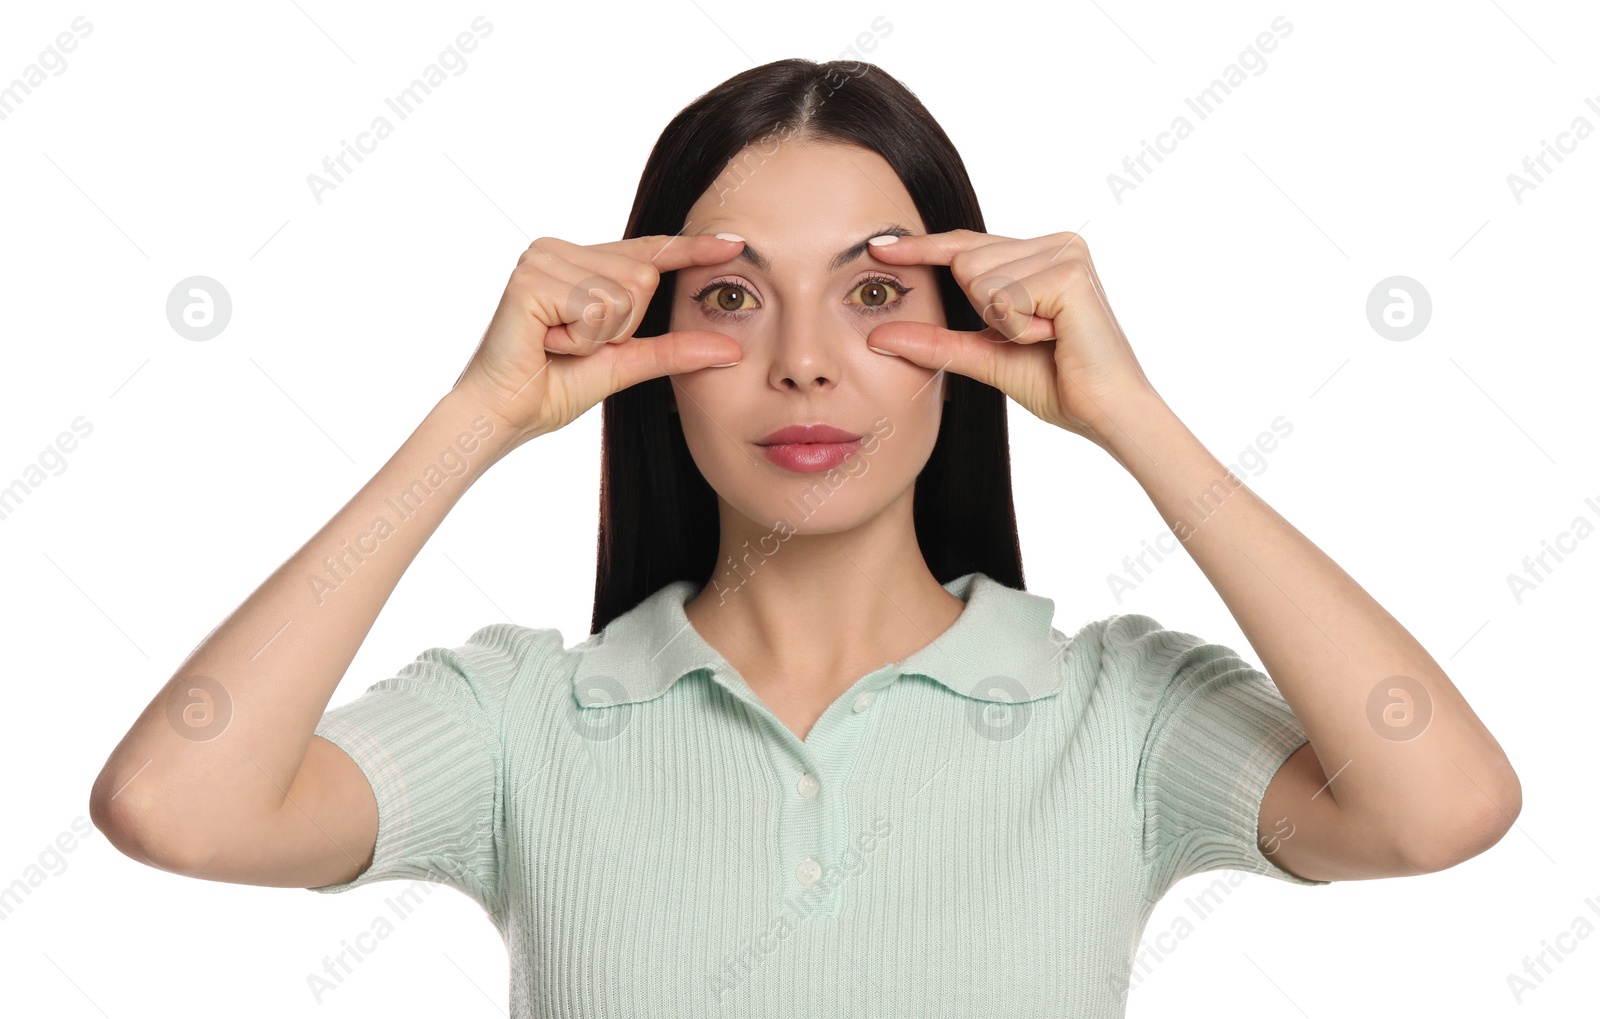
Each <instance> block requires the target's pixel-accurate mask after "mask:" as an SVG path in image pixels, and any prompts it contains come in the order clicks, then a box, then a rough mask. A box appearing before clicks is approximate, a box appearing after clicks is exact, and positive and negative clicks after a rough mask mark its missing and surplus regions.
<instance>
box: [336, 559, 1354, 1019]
mask: <svg viewBox="0 0 1600 1019" xmlns="http://www.w3.org/2000/svg"><path fill="white" fill-rule="evenodd" d="M944 587H945V589H946V590H948V591H950V592H951V593H952V594H954V595H956V596H957V597H959V598H961V599H962V600H963V601H964V602H965V603H966V605H965V608H964V609H963V610H962V612H961V614H960V615H959V616H958V617H957V618H956V621H955V623H954V624H953V625H952V626H951V627H950V628H949V629H948V630H946V631H945V632H944V633H942V634H940V635H939V636H938V638H937V639H935V640H934V641H933V642H932V643H930V644H928V645H927V646H925V647H923V648H922V649H921V650H919V651H917V652H915V653H914V654H912V655H911V656H910V657H908V658H905V659H904V660H902V661H900V662H890V663H887V664H885V665H884V666H882V667H881V668H878V669H875V670H873V671H872V672H869V673H867V674H866V675H864V676H861V677H859V678H858V679H857V680H856V681H855V683H854V684H852V685H851V686H850V687H849V689H848V690H846V691H845V693H844V694H843V695H842V696H840V697H839V698H838V700H836V701H835V702H834V703H833V704H832V705H830V706H829V707H828V709H827V710H826V711H825V712H824V713H823V714H822V716H821V717H820V718H819V719H818V720H817V722H816V724H815V725H814V726H813V728H812V729H811V731H810V732H809V733H808V734H807V736H806V738H805V739H803V740H802V739H800V738H799V737H797V736H796V735H795V734H794V733H793V732H792V731H791V730H790V729H789V728H788V727H787V726H785V725H784V724H783V723H782V722H781V721H779V720H778V718H777V717H776V716H774V715H773V714H772V712H771V711H769V710H768V709H767V708H766V707H765V706H764V705H763V704H762V703H761V701H760V699H759V698H758V697H757V696H756V695H755V693H754V692H753V691H752V690H751V689H750V687H749V686H748V685H747V684H746V683H745V682H744V680H743V679H741V678H740V676H739V675H738V674H737V673H736V672H735V671H734V670H733V668H732V667H731V666H730V665H729V664H728V663H727V661H726V660H724V659H723V657H722V656H721V655H720V654H719V653H718V652H717V651H716V650H715V649H714V648H712V647H711V646H710V645H709V644H707V643H706V642H705V641H704V640H703V639H702V638H701V637H700V636H699V634H698V632H697V631H696V630H695V629H694V628H693V627H692V626H691V625H690V624H689V621H688V618H687V616H686V615H685V613H684V610H683V606H684V603H685V602H686V601H687V600H688V599H689V598H691V597H692V596H693V595H694V594H695V592H696V590H697V587H696V585H694V584H692V583H691V582H689V581H677V582H674V583H671V584H667V585H666V586H664V587H662V588H661V589H659V590H658V591H656V592H655V593H654V594H652V595H650V596H649V597H647V598H646V599H645V600H644V601H642V602H641V603H639V604H638V605H637V606H635V607H634V608H633V609H632V610H631V611H629V612H627V613H626V614H624V615H622V616H619V617H617V618H616V619H615V620H613V621H612V622H611V623H610V624H609V625H608V626H606V627H605V628H604V629H603V630H602V631H601V632H600V633H599V634H592V635H590V636H589V638H588V639H586V640H585V641H584V642H582V643H581V644H578V645H576V646H574V647H572V648H566V647H565V646H564V642H563V640H562V637H561V633H560V632H559V631H558V630H554V629H530V628H528V627H524V626H517V625H513V624H510V623H496V624H493V625H490V626H485V627H483V628H482V629H480V630H478V631H477V632H476V633H474V634H472V636H471V637H470V638H468V640H467V642H466V644H464V645H462V646H460V647H457V648H455V649H452V650H446V649H443V648H430V649H428V650H426V651H424V652H422V654H420V655H419V656H418V657H417V659H416V660H415V661H413V662H411V663H410V664H408V665H406V666H405V667H403V668H402V669H401V670H400V671H399V673H398V674H397V675H395V676H394V677H392V678H389V679H385V680H383V681H381V682H378V683H376V684H374V685H373V686H371V687H370V688H369V689H368V690H367V691H366V692H365V693H363V694H362V695H361V696H359V697H357V698H356V699H355V700H354V701H351V702H350V703H348V704H344V705H342V706H340V707H337V708H334V709H332V710H330V711H328V712H327V713H326V714H325V715H324V716H323V718H322V720H321V721H320V723H319V724H318V726H317V728H316V732H317V734H318V735H320V736H322V737H324V738H326V739H328V740H331V741H332V742H334V743H336V744H337V745H339V746H340V747H341V748H343V749H344V751H345V752H346V753H348V754H349V755H350V757H351V758H352V759H354V761H355V762H356V764H357V765H359V766H360V768H361V770H362V771H363V772H364V773H365V774H366V776H367V779H368V781H369V782H370V783H371V785H372V789H373V792H374V795H375V796H376V798H377V803H378V834H377V843H376V846H375V848H374V857H373V862H372V864H371V866H370V867H368V869H367V870H366V871H365V872H364V873H362V874H361V875H360V876H359V877H357V878H356V879H355V880H353V881H350V882H347V883H345V884H339V885H327V886H323V887H319V888H313V889H311V890H312V891H317V892H343V891H347V890H350V889H353V888H357V887H360V886H362V885H366V884H371V883H373V882H377V881H393V880H402V879H410V880H421V881H429V882H436V883H442V884H447V885H450V886H452V887H454V888H456V889H457V890H459V891H461V892H463V893H465V894H466V895H468V896H471V897H472V898H473V899H474V900H476V901H477V902H478V903H479V904H480V905H481V906H482V907H483V909H484V911H485V912H486V914H487V915H488V916H489V918H490V919H491V920H492V921H493V922H494V924H495V925H496V927H497V928H498V929H499V931H500V933H501V935H502V936H503V937H504V939H505V942H506V948H507V951H508V952H509V953H510V961H511V966H510V969H511V986H510V1005H511V1015H512V1016H519V1017H520V1016H528V1017H533V1016H538V1017H555V1016H563V1017H567V1016H594V1017H599V1016H630V1017H636V1016H645V1015H648V1016H672V1017H676V1016H684V1017H695V1019H701V1017H705V1016H752V1015H761V1016H782V1017H789V1016H794V1017H801V1016H804V1017H807V1019H813V1017H816V1016H819V1015H834V1014H850V1015H875V1016H888V1015H893V1016H935V1015H937V1016H968V1015H971V1016H978V1015H982V1016H985V1017H993V1016H1022V1015H1062V1016H1068V1015H1070V1016H1073V1017H1076V1019H1088V1017H1107V1019H1109V1017H1118V1016H1122V1015H1124V1005H1125V1001H1126V995H1127V991H1128V987H1129V984H1130V981H1135V982H1136V981H1137V980H1138V978H1139V976H1140V974H1141V969H1142V968H1147V967H1148V960H1147V959H1143V958H1141V953H1140V952H1139V942H1140V935H1141V933H1142V932H1143V930H1144V927H1145V924H1146V922H1147V921H1148V919H1149V917H1150V913H1151V910H1152V908H1153V907H1154V906H1155V904H1156V901H1157V900H1158V899H1159V898H1160V897H1161V895H1162V894H1163V893H1164V892H1165V891H1166V890H1167V889H1168V888H1169V887H1170V886H1171V885H1172V884H1173V883H1174V882H1175V881H1177V880H1178V879H1180V878H1182V877H1185V876H1187V875H1191V874H1196V873H1200V872H1205V871H1212V870H1219V869H1223V868H1228V869H1230V870H1232V871H1237V872H1243V873H1241V874H1239V875H1238V879H1240V880H1249V879H1250V878H1249V877H1248V876H1247V875H1248V874H1251V873H1253V874H1257V875H1267V876H1270V877H1272V878H1276V879H1279V880H1283V881H1288V882H1291V883H1295V884H1303V885H1322V884H1327V883H1328V882H1326V881H1311V880H1307V879H1303V878H1299V877H1296V876H1294V875H1292V874H1290V873H1288V872H1287V871H1285V870H1282V869H1281V868H1279V867H1278V866H1276V865H1275V864H1274V863H1273V862H1272V859H1271V857H1269V856H1267V855H1265V854H1264V853H1263V852H1262V848H1261V846H1260V845H1259V844H1258V842H1257V838H1256V820H1257V815H1258V813H1259V810H1260V805H1261V799H1262V796H1263V794H1264V792H1265V790H1266V786H1267V783H1268V781H1269V780H1270V779H1271V778H1272V775H1273V773H1274V772H1276V771H1277V769H1278V767H1279V766H1280V765H1281V764H1282V763H1283V761H1284V759H1285V758H1287V757H1288V756H1289V754H1290V753H1292V752H1293V751H1294V750H1295V749H1296V748H1297V747H1299V746H1301V745H1302V744H1304V743H1305V742H1306V735H1305V731H1304V730H1303V729H1302V728H1301V726H1300V724H1299V723H1298V722H1297V721H1296V719H1295V717H1294V715H1293V713H1292V712H1291V711H1290V709H1289V707H1288V705H1287V704H1286V703H1285V702H1284V700H1283V699H1282V696H1281V695H1280V694H1279V693H1278V691H1277V689H1276V688H1275V687H1274V686H1273V685H1272V683H1271V681H1270V680H1269V679H1268V677H1267V676H1266V675H1265V674H1263V673H1261V672H1260V671H1257V670H1256V669H1254V668H1253V667H1251V666H1250V665H1248V664H1247V663H1246V662H1245V661H1243V660H1242V659H1240V658H1239V657H1238V656H1237V655H1235V654H1234V653H1233V652H1232V651H1231V650H1229V649H1228V648H1226V647H1223V646H1221V645H1218V644H1209V643H1206V642H1204V641H1202V640H1200V639H1199V638H1197V637H1194V636H1192V635H1190V634H1187V633H1183V632H1180V631H1174V630H1166V629H1163V628H1162V627H1161V625H1160V624H1159V623H1157V622H1156V621H1155V620H1153V619H1151V618H1150V617H1149V616H1145V615H1115V616H1110V617H1108V618H1106V619H1102V620H1098V621H1095V622H1091V623H1088V624H1087V625H1084V626H1083V627H1082V628H1081V629H1079V630H1078V631H1077V632H1076V633H1075V634H1073V635H1072V636H1071V637H1070V638H1068V637H1067V636H1065V635H1064V634H1063V633H1062V632H1061V631H1059V630H1057V629H1055V628H1054V627H1053V626H1052V622H1053V617H1054V610H1055V603H1054V602H1053V601H1052V600H1051V599H1049V598H1045V597H1042V596H1039V595H1036V594H1033V593H1030V592H1026V591H1020V590H1016V589H1014V588H1010V587H1006V586H1005V585H1003V584H1000V583H998V582H997V581H995V580H993V579H991V578H990V577H988V576H987V575H985V574H982V573H969V574H966V575H965V576H962V577H959V578H957V579H955V580H952V581H950V582H949V583H946V584H945V585H944ZM733 597H737V594H735V595H733ZM1268 830H1269V831H1270V830H1272V829H1271V828H1270V827H1269V828H1268ZM1287 837H1292V834H1291V835H1288V836H1287ZM1222 880H1223V879H1222V878H1218V879H1217V881H1218V882H1221V881H1222ZM1229 883H1230V884H1233V885H1236V884H1237V883H1238V882H1237V880H1233V881H1231V882H1229ZM1227 890H1228V885H1227V884H1224V885H1222V894H1226V893H1227Z"/></svg>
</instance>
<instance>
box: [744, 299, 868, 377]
mask: <svg viewBox="0 0 1600 1019" xmlns="http://www.w3.org/2000/svg"><path fill="white" fill-rule="evenodd" d="M815 303H816V302H814V301H805V300H801V301H795V302H792V303H791V304H790V305H789V306H788V307H787V308H786V309H784V312H783V314H782V315H780V316H778V317H777V320H776V325H777V327H778V335H777V337H776V338H775V339H774V341H773V344H772V349H773V355H772V364H771V366H770V367H769V368H768V371H769V373H770V379H769V380H770V382H771V383H772V386H773V387H774V388H776V389H791V390H800V391H820V390H826V389H831V388H833V387H834V386H837V385H838V384H839V381H840V375H841V373H842V371H843V367H844V363H845V361H846V359H847V358H846V344H849V343H851V342H855V343H857V344H861V343H863V342H865V341H864V339H863V336H864V334H861V333H859V332H857V331H856V330H855V327H854V325H853V324H852V323H850V322H849V321H848V320H846V319H845V318H844V317H842V315H841V314H838V313H832V312H831V311H830V310H829V309H825V308H822V307H815V306H813V305H814V304H815Z"/></svg>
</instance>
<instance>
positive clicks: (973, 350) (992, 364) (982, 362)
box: [867, 321, 1025, 387]
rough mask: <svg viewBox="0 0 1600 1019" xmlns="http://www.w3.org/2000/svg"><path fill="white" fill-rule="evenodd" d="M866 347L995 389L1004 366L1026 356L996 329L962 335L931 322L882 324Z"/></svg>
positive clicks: (868, 337)
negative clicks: (956, 373) (976, 381)
mask: <svg viewBox="0 0 1600 1019" xmlns="http://www.w3.org/2000/svg"><path fill="white" fill-rule="evenodd" d="M867 345H868V346H869V347H871V348H873V349H875V350H877V351H878V352H879V353H884V354H892V355H894V356H896V357H902V358H905V359H906V360H907V361H910V362H911V363H912V364H916V365H921V366H922V367H924V368H931V369H933V370H935V371H941V370H949V371H953V372H958V373H960V374H962V375H966V376H968V377H970V378H974V379H977V380H978V381H979V382H982V383H985V384H987V385H991V386H997V387H998V382H997V381H996V380H997V379H998V378H999V377H1000V374H1001V372H1002V371H1003V366H1004V365H1005V364H1006V363H1008V360H1009V359H1010V358H1012V357H1017V356H1019V355H1022V354H1024V353H1025V352H1024V351H1020V350H1018V349H1017V344H1015V343H1013V342H1011V341H1010V340H1007V339H1006V337H1005V335H1004V334H1003V333H1001V332H1000V331H999V330H998V329H992V328H991V329H984V330H982V331H980V332H975V333H974V332H963V331H958V330H954V329H945V328H943V327H942V326H936V325H934V324H933V323H931V322H904V321H902V322H885V323H884V324H883V325H880V326H877V327H876V328H874V329H873V330H872V332H870V333H868V334H867Z"/></svg>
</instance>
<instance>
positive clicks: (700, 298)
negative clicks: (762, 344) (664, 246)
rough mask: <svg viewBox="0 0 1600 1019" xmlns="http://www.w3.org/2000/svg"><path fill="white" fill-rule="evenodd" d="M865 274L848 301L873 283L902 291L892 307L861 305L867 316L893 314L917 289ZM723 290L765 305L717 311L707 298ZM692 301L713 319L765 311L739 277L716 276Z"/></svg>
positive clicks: (892, 278)
mask: <svg viewBox="0 0 1600 1019" xmlns="http://www.w3.org/2000/svg"><path fill="white" fill-rule="evenodd" d="M862 271H863V273H864V274H865V275H863V276H862V277H861V278H860V279H858V280H856V281H855V283H854V284H852V285H851V287H850V289H849V290H847V291H846V292H845V296H846V297H848V296H849V295H850V294H853V293H855V292H856V291H857V290H859V289H861V288H862V287H864V286H866V285H867V284H869V283H883V284H887V285H888V286H890V287H893V288H894V289H895V290H897V291H899V294H900V296H899V297H897V298H895V300H894V301H893V302H891V303H889V304H881V305H870V304H863V305H858V306H857V307H859V308H860V309H861V310H862V311H863V312H865V313H867V314H871V315H876V314H881V313H884V312H888V311H891V310H893V309H894V308H896V307H897V306H899V305H900V304H903V303H904V302H905V301H906V300H907V298H908V297H909V296H910V294H911V292H912V291H913V290H916V289H917V288H916V287H914V286H911V285H909V284H907V283H904V282H902V281H901V280H900V279H898V278H897V277H895V276H894V275H892V274H890V273H887V272H884V271H882V270H880V269H875V268H869V269H864V270H862ZM720 287H737V288H739V289H740V290H743V291H745V292H746V293H747V294H750V295H752V296H754V297H755V298H756V300H757V301H760V302H761V304H760V305H759V306H758V307H756V308H745V309H743V310H742V311H727V310H725V309H722V308H713V307H711V306H710V305H708V304H707V303H706V301H705V298H706V296H707V295H708V294H710V293H711V292H712V291H713V290H716V289H718V288H720ZM689 300H690V301H691V302H692V303H694V304H696V305H699V306H700V310H701V311H702V312H703V313H705V314H707V315H710V316H711V317H713V318H742V317H743V316H745V315H748V314H750V313H751V312H753V311H759V310H760V307H764V306H765V301H764V299H763V298H762V297H761V295H760V294H758V293H756V290H755V287H753V286H750V285H749V284H746V283H744V282H743V281H741V280H740V279H738V278H737V277H730V276H714V277H712V278H711V279H710V280H707V281H706V282H705V283H704V284H702V285H701V286H699V287H698V288H696V289H695V291H694V293H692V294H690V295H689ZM847 303H848V302H847Z"/></svg>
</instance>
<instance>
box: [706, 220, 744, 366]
mask: <svg viewBox="0 0 1600 1019" xmlns="http://www.w3.org/2000/svg"><path fill="white" fill-rule="evenodd" d="M717 239H718V240H720V241H742V240H744V238H743V237H740V236H739V235H738V234H717ZM711 367H713V368H721V367H723V366H722V365H720V364H714V365H712V366H711Z"/></svg>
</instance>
